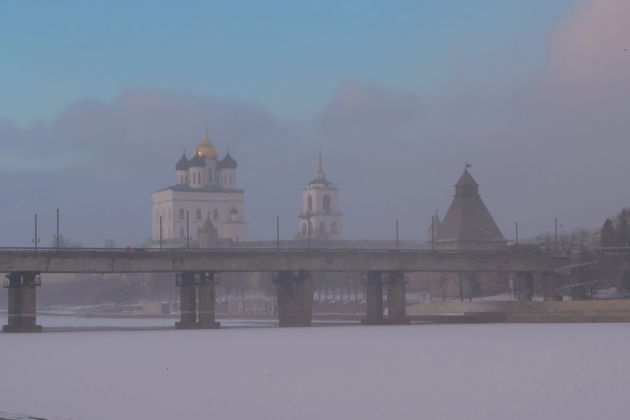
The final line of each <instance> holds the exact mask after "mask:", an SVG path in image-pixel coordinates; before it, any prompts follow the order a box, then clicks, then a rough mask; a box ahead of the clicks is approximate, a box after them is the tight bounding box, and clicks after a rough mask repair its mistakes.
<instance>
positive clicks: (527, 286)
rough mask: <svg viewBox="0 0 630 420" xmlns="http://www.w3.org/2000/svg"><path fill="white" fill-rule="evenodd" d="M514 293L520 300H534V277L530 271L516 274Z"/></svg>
mask: <svg viewBox="0 0 630 420" xmlns="http://www.w3.org/2000/svg"><path fill="white" fill-rule="evenodd" d="M514 280H515V281H514V291H515V295H516V298H517V299H518V300H533V298H534V277H533V275H532V273H530V272H528V271H523V272H518V273H516V277H515V279H514Z"/></svg>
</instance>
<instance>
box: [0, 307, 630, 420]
mask: <svg viewBox="0 0 630 420" xmlns="http://www.w3.org/2000/svg"><path fill="white" fill-rule="evenodd" d="M51 318H56V317H46V319H45V320H44V319H42V324H44V325H50V323H49V322H48V321H52V320H51ZM63 318H65V317H61V318H57V319H58V320H57V322H58V323H60V324H66V326H70V325H67V324H72V323H75V324H76V325H77V326H80V327H82V328H85V327H86V325H85V324H83V323H84V322H88V321H89V322H90V323H91V322H97V323H98V324H99V325H98V326H96V325H92V326H87V327H92V328H93V329H89V328H88V329H87V330H82V331H79V332H74V331H66V330H48V332H43V333H40V334H0V360H1V362H0V363H2V364H1V367H2V368H1V378H2V380H1V381H0V410H4V411H7V412H15V413H26V414H28V415H31V416H36V417H44V418H46V419H48V420H52V419H72V420H80V419H90V420H99V419H107V420H111V419H133V420H136V419H152V420H161V419H169V420H172V419H182V420H187V419H214V418H216V419H269V420H271V419H273V420H283V419H287V420H296V419H313V420H314V419H344V420H348V419H362V420H365V419H388V420H390V419H391V420H395V419H419V418H422V419H484V420H493V419H528V420H530V419H554V420H556V419H571V420H575V419H589V420H590V419H593V418H597V419H598V420H608V419H624V420H625V419H627V418H628V413H627V410H628V408H627V407H628V405H627V402H626V401H627V397H626V395H627V389H628V386H629V385H630V351H629V350H628V349H629V348H630V330H629V327H628V325H627V324H536V325H533V324H532V325H528V324H514V325H511V324H479V325H411V326H318V327H312V328H289V329H285V328H283V329H281V328H276V327H273V323H271V324H270V323H268V322H267V323H258V324H256V323H253V324H249V326H253V325H262V326H263V327H262V328H225V329H221V330H205V331H201V330H197V331H190V330H186V331H177V330H172V329H165V328H162V327H166V326H169V325H171V324H172V321H173V320H154V319H149V320H103V319H98V320H94V319H89V320H80V319H76V318H67V319H65V320H63V322H62V321H60V319H63ZM110 321H111V322H114V323H119V324H117V325H111V324H110V325H106V324H107V323H108V322H110ZM156 323H157V324H159V325H156ZM60 324H58V325H60ZM246 324H247V323H241V324H238V325H240V326H247V325H246ZM228 325H231V324H228ZM234 325H237V324H234ZM108 326H109V327H117V328H121V327H132V328H140V327H142V326H146V327H147V328H148V329H146V330H142V329H140V330H138V329H129V330H122V329H118V330H99V329H98V328H99V327H108ZM156 327H159V328H160V329H154V328H156Z"/></svg>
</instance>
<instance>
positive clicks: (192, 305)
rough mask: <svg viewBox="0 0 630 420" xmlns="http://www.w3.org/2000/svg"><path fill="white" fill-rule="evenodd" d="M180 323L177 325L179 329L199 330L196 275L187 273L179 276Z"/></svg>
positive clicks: (190, 272)
mask: <svg viewBox="0 0 630 420" xmlns="http://www.w3.org/2000/svg"><path fill="white" fill-rule="evenodd" d="M177 285H178V286H179V313H180V316H179V322H176V323H175V328H177V329H191V328H197V290H196V289H197V286H196V285H195V273H194V272H192V271H186V272H184V273H181V274H180V275H179V279H178V281H177Z"/></svg>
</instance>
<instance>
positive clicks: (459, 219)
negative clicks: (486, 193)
mask: <svg viewBox="0 0 630 420" xmlns="http://www.w3.org/2000/svg"><path fill="white" fill-rule="evenodd" d="M477 185H478V184H477V183H476V182H475V180H474V178H473V177H472V176H471V175H470V173H468V170H465V171H464V173H463V174H462V176H461V178H460V179H459V181H458V183H457V185H456V186H455V187H456V188H455V189H456V194H455V198H454V199H453V202H452V203H451V206H450V207H449V209H448V212H447V213H446V216H444V220H443V221H442V223H441V224H440V227H439V228H438V231H437V234H436V236H435V239H436V240H437V241H461V242H505V238H504V237H503V234H502V233H501V230H500V229H499V227H498V226H497V224H496V222H495V221H494V218H493V217H492V215H491V214H490V212H489V211H488V209H487V207H486V205H485V204H484V202H483V200H482V199H481V196H480V195H479V193H478V192H477V190H476V188H475V189H467V190H462V189H461V188H459V189H458V188H457V187H462V186H475V187H476V186H477Z"/></svg>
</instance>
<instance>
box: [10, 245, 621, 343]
mask: <svg viewBox="0 0 630 420" xmlns="http://www.w3.org/2000/svg"><path fill="white" fill-rule="evenodd" d="M574 269H576V270H591V271H630V258H629V257H628V254H627V253H623V254H618V255H614V254H613V255H610V254H605V253H601V252H600V253H596V254H589V255H578V256H577V257H576V256H575V255H573V256H571V255H566V254H565V255H555V254H553V253H542V252H519V251H518V250H509V249H508V250H500V251H437V250H418V249H414V250H407V249H405V250H402V249H392V250H386V249H234V248H230V249H193V250H181V249H177V250H173V249H164V250H162V249H144V248H141V249H129V248H127V249H48V248H43V249H42V248H40V249H36V250H35V249H33V248H30V249H19V248H11V249H1V250H0V272H4V273H8V274H7V279H8V280H7V281H6V282H5V287H7V288H8V291H9V293H8V299H9V302H8V303H9V305H8V324H7V325H5V326H4V327H3V329H4V331H7V332H36V331H41V327H40V326H39V325H37V324H36V293H35V290H36V287H37V286H39V285H40V284H41V282H40V281H39V274H40V273H106V274H107V273H175V275H176V278H177V285H178V286H179V288H180V306H181V310H180V316H181V319H180V321H179V322H177V323H176V328H188V329H193V328H195V329H196V328H217V327H219V324H218V323H217V322H216V321H215V316H214V306H215V302H214V299H215V290H214V289H215V281H214V275H215V273H219V272H274V273H277V275H276V280H275V281H276V286H277V287H276V289H277V298H278V299H277V301H278V317H279V323H280V326H309V325H310V324H311V315H312V300H313V282H312V276H311V273H313V272H322V271H327V272H331V271H338V272H343V271H346V272H347V271H353V272H363V273H365V288H366V294H365V296H366V317H365V319H364V320H363V323H364V324H404V323H408V322H409V321H408V318H407V316H406V313H405V280H404V276H405V273H411V272H458V273H488V272H504V273H518V274H519V275H523V276H529V278H530V279H531V278H533V277H534V276H537V277H540V278H543V277H545V276H548V275H550V274H553V273H567V272H571V271H572V270H574ZM384 289H386V291H387V293H386V299H385V301H384V296H385V294H384ZM385 305H386V306H387V313H388V315H387V317H385V316H384V307H385Z"/></svg>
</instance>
